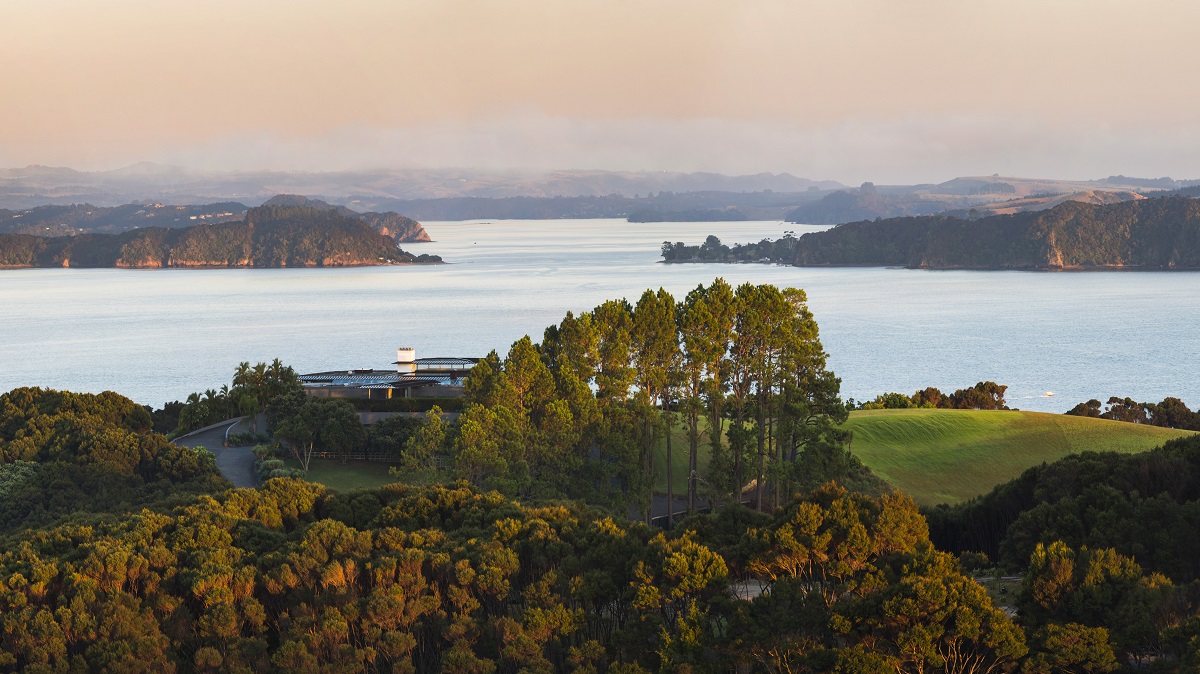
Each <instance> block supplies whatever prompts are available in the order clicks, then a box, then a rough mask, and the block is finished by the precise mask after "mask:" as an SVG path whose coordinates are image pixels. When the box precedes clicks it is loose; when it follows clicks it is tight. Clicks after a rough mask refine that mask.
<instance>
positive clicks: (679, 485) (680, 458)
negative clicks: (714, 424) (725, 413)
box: [654, 416, 712, 494]
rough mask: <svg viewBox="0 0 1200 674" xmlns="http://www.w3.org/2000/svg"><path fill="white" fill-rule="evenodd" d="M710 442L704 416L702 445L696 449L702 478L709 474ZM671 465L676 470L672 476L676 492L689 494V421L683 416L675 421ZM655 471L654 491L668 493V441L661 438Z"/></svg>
mask: <svg viewBox="0 0 1200 674" xmlns="http://www.w3.org/2000/svg"><path fill="white" fill-rule="evenodd" d="M709 442H710V441H709V436H708V421H707V420H705V419H704V418H703V417H702V418H701V419H700V446H699V447H698V448H697V451H696V465H697V466H698V471H699V473H700V477H701V478H704V477H705V476H707V475H708V460H709V459H710V458H712V446H711V445H710V444H709ZM671 466H672V470H673V471H674V473H673V475H672V476H671V477H672V478H674V479H673V480H672V482H674V483H675V493H676V494H687V483H688V438H687V421H686V420H684V419H683V418H682V416H680V418H679V419H678V420H677V421H676V422H675V428H674V429H673V430H672V433H671ZM654 472H655V479H654V491H656V492H658V493H660V494H665V493H667V443H666V440H665V439H664V440H660V441H659V443H658V446H657V447H656V448H655V450H654Z"/></svg>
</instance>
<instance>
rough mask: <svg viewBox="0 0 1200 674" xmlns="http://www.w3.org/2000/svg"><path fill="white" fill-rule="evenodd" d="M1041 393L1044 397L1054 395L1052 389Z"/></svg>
mask: <svg viewBox="0 0 1200 674" xmlns="http://www.w3.org/2000/svg"><path fill="white" fill-rule="evenodd" d="M1043 395H1044V396H1045V397H1047V398H1053V397H1054V391H1046V392H1045V393H1044V394H1043Z"/></svg>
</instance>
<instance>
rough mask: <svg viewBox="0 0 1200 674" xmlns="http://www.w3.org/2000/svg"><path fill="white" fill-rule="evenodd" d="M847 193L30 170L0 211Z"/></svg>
mask: <svg viewBox="0 0 1200 674" xmlns="http://www.w3.org/2000/svg"><path fill="white" fill-rule="evenodd" d="M841 187H844V186H843V185H842V184H840V183H838V182H835V181H831V180H824V181H817V180H809V179H806V178H797V177H795V176H792V175H789V174H786V173H782V174H772V173H760V174H757V175H747V176H725V175H720V174H716V173H671V172H665V171H662V172H634V171H629V172H615V171H555V172H533V171H480V170H474V169H435V170H426V169H421V170H415V169H409V170H377V171H347V172H329V173H301V172H282V171H260V172H237V173H233V172H201V171H193V170H189V169H185V168H180V167H173V166H163V165H158V164H151V163H140V164H134V165H132V166H129V167H126V168H122V169H117V170H113V171H95V172H84V171H76V170H74V169H70V168H56V167H47V166H27V167H25V168H18V169H0V208H10V209H20V208H32V207H34V206H42V205H47V204H71V203H84V202H86V203H90V204H92V205H95V206H116V205H120V204H126V203H130V202H134V201H161V202H164V203H173V204H199V203H208V202H215V201H223V200H233V201H241V202H244V203H247V204H254V205H256V204H257V203H261V202H262V201H265V200H266V199H269V198H271V197H272V196H274V195H276V194H280V193H292V194H305V195H310V196H318V197H321V198H323V199H326V200H329V201H330V202H331V203H339V204H344V205H350V204H351V202H354V201H356V200H357V201H358V202H360V203H361V206H362V208H357V209H356V210H370V209H371V208H374V206H375V205H376V204H377V203H380V202H382V201H385V200H409V199H441V198H449V197H479V198H505V197H517V196H523V197H560V196H565V197H577V196H602V195H609V194H620V195H624V196H629V197H632V196H634V195H646V194H650V193H657V192H704V191H719V192H762V191H766V190H769V191H772V192H803V191H808V190H810V189H816V190H831V189H838V188H841Z"/></svg>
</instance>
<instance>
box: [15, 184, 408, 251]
mask: <svg viewBox="0 0 1200 674" xmlns="http://www.w3.org/2000/svg"><path fill="white" fill-rule="evenodd" d="M263 205H264V206H310V207H312V208H320V209H323V210H333V211H337V212H338V213H339V214H341V215H345V216H346V217H350V218H357V219H359V220H362V221H363V222H365V223H367V224H368V225H370V226H371V228H372V229H374V230H375V231H377V232H379V233H380V234H383V235H385V236H390V237H392V238H393V239H395V241H396V243H413V242H421V241H429V240H430V239H429V234H428V233H427V232H426V231H425V228H424V227H422V226H421V223H419V222H417V221H416V220H413V219H412V218H406V217H404V216H403V215H400V214H398V213H392V212H390V211H389V212H386V213H358V212H355V211H352V210H350V209H349V208H346V207H344V206H333V205H331V204H327V203H325V202H324V201H321V200H319V199H309V198H307V197H303V196H298V195H291V194H280V195H276V196H274V197H272V198H270V199H268V200H267V201H266V202H265V203H264V204H263ZM247 210H249V209H248V208H247V206H246V205H245V204H241V203H238V202H235V201H227V202H219V203H213V204H203V205H193V206H169V205H164V204H161V203H147V204H141V203H136V204H125V205H122V206H110V207H103V206H93V205H92V204H86V203H85V204H70V205H57V206H53V205H51V206H37V207H34V208H28V209H25V210H23V211H12V210H6V209H0V234H33V235H35V236H74V235H77V234H118V233H121V232H127V231H129V230H131V229H144V228H147V227H165V228H168V229H180V228H183V227H191V226H193V225H215V224H220V223H224V222H240V221H242V220H245V218H246V211H247Z"/></svg>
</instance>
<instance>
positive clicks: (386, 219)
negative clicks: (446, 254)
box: [358, 211, 432, 243]
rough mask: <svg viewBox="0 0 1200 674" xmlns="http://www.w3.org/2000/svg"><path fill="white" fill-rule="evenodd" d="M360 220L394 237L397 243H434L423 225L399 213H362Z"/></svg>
mask: <svg viewBox="0 0 1200 674" xmlns="http://www.w3.org/2000/svg"><path fill="white" fill-rule="evenodd" d="M358 219H359V220H362V221H363V222H365V223H367V224H368V225H370V226H371V228H372V229H374V230H375V231H377V232H379V233H380V234H382V235H384V236H390V237H392V238H393V239H394V240H395V241H396V243H421V242H426V241H432V239H430V238H429V233H428V232H426V231H425V228H424V227H422V226H421V223H419V222H417V221H416V220H413V219H412V218H406V217H404V216H403V215H400V214H398V213H392V212H391V211H388V212H387V213H362V214H360V215H359V216H358Z"/></svg>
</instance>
